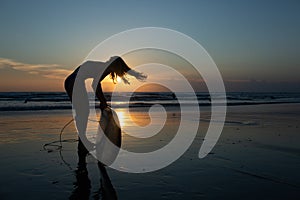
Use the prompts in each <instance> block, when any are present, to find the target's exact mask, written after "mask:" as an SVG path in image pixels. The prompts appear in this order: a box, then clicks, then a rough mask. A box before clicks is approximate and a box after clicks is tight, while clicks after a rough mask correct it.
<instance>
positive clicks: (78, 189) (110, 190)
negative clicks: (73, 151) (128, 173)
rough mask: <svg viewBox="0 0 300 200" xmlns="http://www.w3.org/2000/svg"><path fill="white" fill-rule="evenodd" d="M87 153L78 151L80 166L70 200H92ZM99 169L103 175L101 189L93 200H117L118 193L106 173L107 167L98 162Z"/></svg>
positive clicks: (76, 172)
mask: <svg viewBox="0 0 300 200" xmlns="http://www.w3.org/2000/svg"><path fill="white" fill-rule="evenodd" d="M86 156H87V153H86V151H83V150H82V149H78V158H79V161H78V165H77V169H76V170H75V176H76V181H75V182H74V184H73V187H74V189H73V191H72V194H71V196H70V197H69V199H72V200H75V199H76V200H85V199H90V194H91V181H90V179H89V176H88V171H87V167H86ZM98 168H99V171H100V174H101V179H100V188H99V190H98V191H96V192H94V193H93V199H103V200H115V199H118V198H117V193H116V191H115V189H114V187H113V185H112V183H111V181H110V178H109V176H108V174H107V172H106V169H105V167H104V166H103V165H102V164H101V163H100V162H98Z"/></svg>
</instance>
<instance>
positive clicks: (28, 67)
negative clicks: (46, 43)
mask: <svg viewBox="0 0 300 200" xmlns="http://www.w3.org/2000/svg"><path fill="white" fill-rule="evenodd" d="M4 68H12V69H14V70H18V71H24V72H27V73H29V74H35V75H41V76H43V77H45V78H49V79H63V78H65V77H66V76H67V75H68V74H70V73H71V70H67V69H63V68H62V67H61V66H60V65H57V64H28V63H22V62H17V61H15V60H12V59H7V58H0V69H4Z"/></svg>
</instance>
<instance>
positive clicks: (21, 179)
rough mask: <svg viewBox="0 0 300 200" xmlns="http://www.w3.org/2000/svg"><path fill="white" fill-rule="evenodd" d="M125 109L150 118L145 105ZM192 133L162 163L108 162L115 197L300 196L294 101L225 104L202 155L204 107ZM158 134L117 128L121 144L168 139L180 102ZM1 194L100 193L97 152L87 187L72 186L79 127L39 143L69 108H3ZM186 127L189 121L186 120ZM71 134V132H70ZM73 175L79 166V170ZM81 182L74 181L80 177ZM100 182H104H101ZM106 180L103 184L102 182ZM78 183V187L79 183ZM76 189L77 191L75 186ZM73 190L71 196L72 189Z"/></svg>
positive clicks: (299, 115) (298, 112) (157, 143)
mask: <svg viewBox="0 0 300 200" xmlns="http://www.w3.org/2000/svg"><path fill="white" fill-rule="evenodd" d="M115 111H116V112H117V113H119V114H118V115H119V118H120V113H121V114H122V115H123V116H121V117H122V119H120V121H121V125H122V126H126V124H127V120H130V119H131V118H132V116H134V117H135V118H136V119H139V120H140V122H138V123H143V122H144V123H147V120H149V119H148V118H147V117H148V114H147V112H145V109H141V108H134V109H133V110H132V111H131V118H130V116H126V115H125V114H124V112H123V113H122V108H120V109H115ZM201 111H202V112H201V116H200V118H199V120H200V128H199V130H198V134H197V136H196V138H195V140H194V142H193V144H192V145H191V146H190V148H189V149H188V150H187V151H186V152H185V153H184V155H183V156H182V157H180V158H179V159H178V160H176V161H175V162H174V163H172V164H171V165H169V166H167V167H166V168H163V169H161V170H158V171H155V172H150V173H141V174H130V173H124V172H120V171H116V170H114V169H110V168H109V167H106V170H107V174H108V179H109V180H108V181H109V182H110V183H111V186H112V187H113V190H114V191H115V192H116V195H117V197H118V199H237V198H238V199H240V198H242V199H258V198H259V199H298V198H299V196H300V181H299V180H300V173H299V168H300V149H299V146H300V135H299V124H300V123H299V121H300V104H297V103H291V104H270V105H243V106H230V107H228V112H227V117H226V122H225V126H224V129H223V132H222V135H221V137H220V139H219V141H218V143H217V144H216V146H215V147H214V149H213V150H212V152H211V153H210V154H209V155H208V156H206V157H205V158H203V159H199V158H198V152H199V149H200V146H201V144H202V141H203V138H204V135H205V131H206V130H207V126H208V124H209V120H208V119H209V116H210V113H209V109H208V108H204V109H202V110H201ZM167 113H168V114H170V115H171V116H172V118H171V119H170V120H169V121H167V122H166V124H165V127H164V128H163V130H162V132H160V133H159V134H160V136H159V137H152V138H151V139H148V140H146V139H145V140H134V139H131V138H130V137H128V136H126V134H123V135H122V140H123V143H122V147H124V148H126V149H129V150H132V151H136V152H147V151H151V150H153V149H158V148H161V147H163V146H164V145H165V144H167V143H168V141H170V140H171V139H172V137H173V136H172V134H170V133H171V132H174V130H173V129H174V124H176V123H177V122H178V120H179V119H180V117H179V116H180V115H179V114H180V113H179V110H178V108H169V109H168V111H167ZM0 119H1V132H0V137H1V140H0V141H1V145H0V149H1V154H0V155H1V161H0V162H1V165H0V166H1V170H0V174H1V180H0V186H1V187H0V194H1V199H20V198H22V199H68V198H70V199H72V198H73V199H76V197H78V195H83V196H80V197H81V199H82V198H85V199H89V198H90V199H97V198H100V199H101V198H102V199H105V194H103V191H102V192H101V190H104V189H103V182H102V186H101V182H100V179H101V178H100V172H99V169H98V167H97V162H96V160H95V159H94V158H93V157H92V156H91V155H88V156H87V166H86V167H87V171H88V176H87V177H88V179H89V185H90V186H89V187H87V188H85V187H83V189H82V188H80V187H79V190H78V182H79V183H80V182H81V181H83V183H84V181H86V180H87V179H86V178H87V177H85V179H86V180H80V178H79V177H78V176H76V169H77V162H78V157H77V142H75V141H74V139H77V135H76V134H77V133H76V129H75V126H74V124H70V126H68V127H67V128H66V129H65V131H64V132H63V135H62V137H63V139H64V140H68V141H69V142H64V143H63V148H62V150H61V151H59V150H57V149H56V148H55V147H53V146H52V147H48V148H47V149H46V150H45V149H43V145H44V144H46V143H49V142H52V141H57V140H58V139H59V132H60V131H61V128H62V127H63V126H64V125H65V124H66V123H67V122H68V121H70V119H72V113H71V110H52V111H43V110H42V111H2V112H1V116H0ZM186 130H187V134H188V127H187V128H186ZM69 139H70V140H69ZM77 175H78V174H77ZM79 185H80V184H79ZM104 185H105V183H104ZM104 188H105V186H104ZM80 189H82V191H80ZM81 193H82V194H81ZM76 195H77V196H76Z"/></svg>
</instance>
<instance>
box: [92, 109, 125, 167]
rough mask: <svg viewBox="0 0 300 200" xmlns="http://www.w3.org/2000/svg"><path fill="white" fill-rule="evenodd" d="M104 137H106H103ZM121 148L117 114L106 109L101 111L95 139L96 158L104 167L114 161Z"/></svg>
mask: <svg viewBox="0 0 300 200" xmlns="http://www.w3.org/2000/svg"><path fill="white" fill-rule="evenodd" d="M104 136H106V137H104ZM120 147H121V127H120V122H119V118H118V115H117V113H116V112H115V111H114V110H113V109H111V108H109V107H107V108H105V109H104V110H102V111H101V117H100V122H99V126H98V131H97V137H96V156H97V159H98V160H99V161H100V162H102V163H103V164H105V165H108V166H109V165H110V164H112V163H113V162H114V160H115V159H116V157H117V155H118V153H119V150H120Z"/></svg>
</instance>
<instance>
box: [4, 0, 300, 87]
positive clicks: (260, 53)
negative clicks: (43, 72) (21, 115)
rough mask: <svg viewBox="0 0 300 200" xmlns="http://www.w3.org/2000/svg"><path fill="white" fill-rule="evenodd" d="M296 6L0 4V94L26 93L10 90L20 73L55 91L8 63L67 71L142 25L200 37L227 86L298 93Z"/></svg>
mask: <svg viewBox="0 0 300 200" xmlns="http://www.w3.org/2000/svg"><path fill="white" fill-rule="evenodd" d="M299 10H300V3H299V1H214V0H212V1H175V0H172V1H171V0H160V1H159V0H153V1H150V0H147V1H146V0H140V1H138V0H136V1H108V0H105V1H95V0H94V1H86V2H84V1H31V0H29V1H1V7H0V26H1V32H0V44H1V45H0V58H2V59H9V60H10V62H4V64H3V62H2V65H1V63H0V71H1V75H0V78H1V79H2V81H0V84H1V86H0V91H9V90H26V89H25V88H22V86H20V88H18V85H14V86H13V87H12V86H11V87H10V82H9V81H10V80H13V79H15V78H20V77H23V78H24V82H26V81H28V80H32V79H35V80H36V82H37V83H40V85H41V87H40V88H35V89H33V90H47V88H48V86H47V85H48V84H53V87H54V89H53V90H60V89H61V84H60V83H57V81H60V82H61V80H60V79H58V80H56V79H51V77H50V76H48V77H47V80H46V81H44V83H41V82H40V81H43V79H42V78H41V77H38V75H39V74H38V72H37V74H34V73H32V74H29V73H28V71H26V70H24V68H21V70H20V68H16V67H15V68H9V67H8V65H10V64H11V65H12V63H19V64H20V63H22V64H24V66H25V67H26V66H30V65H42V64H43V65H45V66H46V67H48V68H51V67H54V68H55V67H56V65H58V66H60V68H61V69H65V70H71V69H74V68H75V67H76V66H77V65H78V64H80V63H81V62H82V60H83V59H84V58H85V57H86V56H87V54H88V53H89V52H90V51H91V49H93V48H94V47H95V46H96V45H97V44H98V43H99V42H101V41H103V40H104V39H106V38H108V37H109V36H111V35H113V34H116V33H118V32H121V31H125V30H127V29H131V28H137V27H144V26H158V27H165V28H170V29H174V30H177V31H180V32H182V33H185V34H187V35H189V36H190V37H192V38H193V39H195V40H196V41H198V42H199V43H200V44H201V45H202V46H203V47H204V48H205V49H206V50H207V51H208V52H209V54H210V55H211V56H212V58H213V59H214V61H215V62H216V64H217V66H218V67H219V69H220V71H221V73H222V75H223V78H224V80H225V82H226V81H228V84H227V87H228V89H229V90H233V91H234V90H253V91H255V90H258V91H259V90H261V89H262V88H263V89H264V90H277V89H278V90H279V91H281V90H284V91H286V90H290V91H300V88H299V83H300V78H299V74H300V73H299V72H300V66H299V65H300V59H299V52H300V51H299V48H300V38H299V35H300V12H299ZM1 66H2V67H1ZM13 66H16V64H15V65H13ZM29 68H30V67H29ZM61 72H62V74H63V71H61ZM1 76H2V77H1ZM4 76H5V77H6V78H5V77H4ZM8 77H10V78H8ZM26 78H27V79H26ZM4 81H6V82H4ZM55 81H56V82H55ZM26 83H27V82H26ZM266 83H267V85H266ZM30 84H31V85H34V83H30ZM43 84H45V87H44V86H42V85H43ZM11 85H13V83H11ZM25 85H26V84H25ZM26 87H27V88H31V87H29V86H26ZM32 87H33V86H32ZM48 89H49V88H48Z"/></svg>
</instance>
